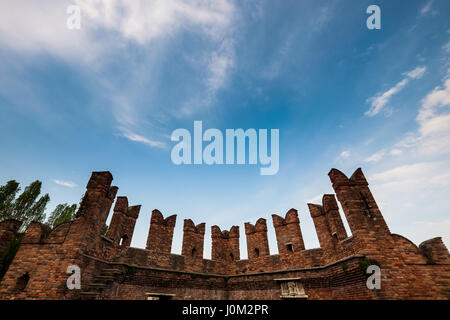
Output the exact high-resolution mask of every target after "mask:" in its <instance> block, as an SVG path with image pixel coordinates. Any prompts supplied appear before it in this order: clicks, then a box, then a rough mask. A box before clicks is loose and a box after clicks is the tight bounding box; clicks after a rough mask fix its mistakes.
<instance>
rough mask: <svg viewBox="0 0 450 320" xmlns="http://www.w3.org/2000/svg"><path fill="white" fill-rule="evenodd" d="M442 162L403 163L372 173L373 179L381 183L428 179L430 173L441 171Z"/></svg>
mask: <svg viewBox="0 0 450 320" xmlns="http://www.w3.org/2000/svg"><path fill="white" fill-rule="evenodd" d="M440 168H441V163H438V162H420V163H414V164H409V165H403V166H400V167H396V168H393V169H389V170H386V171H383V172H380V173H375V174H373V175H372V177H371V180H373V181H376V182H379V183H391V182H394V181H405V180H422V179H427V178H428V177H429V176H430V174H433V173H437V172H439V170H440Z"/></svg>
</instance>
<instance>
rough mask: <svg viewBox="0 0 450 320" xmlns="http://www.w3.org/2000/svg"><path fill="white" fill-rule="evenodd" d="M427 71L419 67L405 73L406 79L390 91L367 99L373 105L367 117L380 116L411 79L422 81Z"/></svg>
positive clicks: (367, 112)
mask: <svg viewBox="0 0 450 320" xmlns="http://www.w3.org/2000/svg"><path fill="white" fill-rule="evenodd" d="M426 70H427V68H426V67H423V66H421V67H417V68H415V69H414V70H411V71H409V72H406V73H404V75H405V76H406V77H405V78H404V79H402V80H401V81H399V82H398V83H397V84H396V85H395V86H393V87H392V88H390V89H389V90H387V91H385V92H383V93H380V94H377V95H376V96H373V97H370V98H369V99H367V102H370V103H371V107H370V109H369V110H367V111H366V113H365V115H366V116H368V117H373V116H376V115H377V114H379V113H380V112H381V111H382V110H383V109H384V107H385V106H386V105H387V104H388V103H389V101H390V100H391V98H392V97H393V96H394V95H396V94H397V93H399V92H400V91H401V90H403V88H404V87H405V86H406V85H407V84H408V83H409V81H410V80H411V79H420V78H422V77H423V75H424V74H425V71H426Z"/></svg>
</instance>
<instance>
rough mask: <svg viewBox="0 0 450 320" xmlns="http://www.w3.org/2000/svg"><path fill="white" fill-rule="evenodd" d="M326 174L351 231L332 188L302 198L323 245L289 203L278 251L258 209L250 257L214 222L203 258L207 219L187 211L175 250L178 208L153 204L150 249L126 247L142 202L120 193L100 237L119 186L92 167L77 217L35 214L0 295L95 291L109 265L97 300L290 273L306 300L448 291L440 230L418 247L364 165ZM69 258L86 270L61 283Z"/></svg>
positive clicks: (1, 227)
mask: <svg viewBox="0 0 450 320" xmlns="http://www.w3.org/2000/svg"><path fill="white" fill-rule="evenodd" d="M329 176H330V179H331V181H332V183H333V188H334V190H335V192H336V196H337V199H338V201H339V202H340V203H341V205H342V208H343V210H344V214H345V217H346V218H347V221H348V223H349V225H350V229H351V230H352V235H351V236H350V237H348V236H347V233H346V231H345V228H344V225H343V221H342V219H341V217H340V214H339V206H338V203H337V201H336V198H335V196H334V195H332V194H326V195H324V196H323V198H322V205H318V204H308V207H309V211H310V214H311V217H312V219H313V222H314V225H315V228H316V231H317V236H318V238H319V242H320V248H315V249H308V250H305V247H304V243H303V238H302V233H301V229H300V219H299V216H298V212H297V210H295V209H290V210H289V211H288V212H287V213H286V214H285V216H284V218H283V217H281V216H279V215H276V214H274V215H272V221H273V226H274V228H275V233H276V237H277V245H278V251H279V254H276V255H270V252H269V245H268V238H267V222H266V220H265V219H264V218H260V219H258V220H257V222H256V223H255V224H254V225H253V224H251V223H248V222H247V223H245V234H246V238H247V250H248V259H245V260H241V259H240V256H239V253H240V248H239V226H233V227H232V228H231V229H230V230H229V231H228V230H223V231H222V230H221V229H220V227H219V226H212V227H211V241H212V259H203V251H204V235H205V223H200V224H198V225H195V224H194V222H193V221H192V220H190V219H186V220H184V226H183V246H182V255H179V254H172V253H171V246H172V238H173V231H174V227H175V224H176V215H171V216H169V217H167V218H164V217H163V215H162V213H161V212H160V211H158V210H156V209H155V210H153V211H152V215H151V221H150V227H149V234H148V238H147V245H146V249H138V248H132V247H130V243H131V237H132V236H133V232H134V228H135V223H136V219H138V217H139V212H140V209H141V206H129V204H128V199H127V197H123V196H119V197H117V201H116V203H115V206H114V210H113V216H112V219H111V223H110V228H109V230H108V233H107V236H106V237H105V236H102V235H101V231H102V229H103V226H104V224H105V222H106V219H107V216H108V213H109V210H110V208H111V206H112V203H113V201H114V198H115V196H116V193H117V187H112V186H111V182H112V175H111V174H110V173H109V172H94V173H92V176H91V179H90V181H89V183H88V185H87V190H86V193H85V195H84V197H83V200H82V204H81V206H80V208H79V210H78V212H77V216H76V219H75V220H74V221H70V222H67V223H64V224H62V225H60V226H58V227H57V228H55V229H54V230H50V228H49V227H47V226H45V225H43V224H41V223H38V222H33V223H31V225H30V226H29V228H28V230H27V232H26V234H25V237H24V239H23V240H22V243H21V246H20V248H19V251H18V252H17V254H16V256H15V258H14V260H13V263H12V264H11V265H10V267H9V269H8V271H7V273H6V274H5V276H4V278H3V280H2V282H1V283H0V299H79V298H82V297H84V296H83V295H82V293H83V292H84V293H86V292H88V293H90V294H91V293H92V292H90V291H87V290H92V288H90V287H89V283H91V282H92V281H93V280H96V281H97V280H98V276H101V275H102V274H104V272H105V270H106V272H111V270H112V271H114V272H116V271H117V272H118V273H120V276H117V277H116V276H113V275H111V274H110V273H109V276H108V277H107V278H109V279H111V283H110V284H108V285H105V286H104V288H103V287H102V289H98V294H96V297H97V298H99V299H146V298H147V296H146V293H148V292H152V293H158V292H159V293H164V294H169V295H170V296H171V297H173V298H174V299H200V298H205V297H206V298H214V299H215V298H217V299H230V298H233V299H242V298H247V299H280V290H281V288H280V281H284V280H283V279H296V280H295V281H296V282H298V283H299V284H301V285H302V286H303V289H304V292H305V294H306V295H307V296H308V299H310V298H311V299H428V298H432V299H450V290H449V284H448V281H447V280H448V279H449V278H450V269H449V265H450V260H449V252H448V250H447V248H446V246H445V244H444V243H443V242H442V239H441V238H433V239H430V240H427V241H424V242H423V243H421V244H420V246H419V247H417V246H416V245H415V244H414V243H412V242H411V241H410V240H408V239H406V238H405V237H402V236H400V235H395V234H391V233H390V232H389V229H388V228H387V226H386V225H385V222H384V218H383V216H382V214H381V212H380V211H379V209H378V206H377V205H376V202H375V200H374V199H373V196H372V194H371V192H370V190H369V187H368V183H367V181H366V179H365V177H364V174H363V173H362V171H361V170H360V169H358V170H356V171H355V173H354V174H353V175H352V176H351V178H350V179H348V178H347V177H346V176H345V175H344V174H343V173H342V172H340V171H338V170H336V169H332V170H331V171H330V173H329ZM19 226H20V224H19V223H18V222H17V221H16V222H14V221H12V222H11V221H6V222H0V240H2V239H3V238H2V232H3V231H5V230H7V231H9V232H10V233H9V234H8V237H9V238H11V237H12V236H13V235H14V234H15V230H16V229H18V228H19ZM125 235H126V236H127V237H128V238H124V236H125ZM9 238H8V239H9ZM121 241H122V242H121ZM0 245H1V242H0ZM368 263H375V264H377V265H378V266H380V268H381V272H382V281H383V284H382V287H381V289H380V290H377V291H375V292H374V291H373V290H369V289H368V288H367V286H366V279H367V275H366V274H365V272H364V271H365V270H363V269H362V266H365V265H368ZM71 265H78V266H79V267H80V269H81V270H82V279H83V285H82V289H81V290H69V289H66V281H67V274H66V270H67V267H68V266H71ZM108 270H109V271H108ZM27 277H28V278H29V282H24V281H23V280H24V279H26V278H27ZM289 281H290V280H289ZM21 283H24V285H22V286H21V289H20V290H18V289H17V288H18V284H21Z"/></svg>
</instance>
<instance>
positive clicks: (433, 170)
mask: <svg viewBox="0 0 450 320" xmlns="http://www.w3.org/2000/svg"><path fill="white" fill-rule="evenodd" d="M73 4H75V5H78V6H79V8H80V9H81V29H79V30H69V29H67V27H66V20H67V18H68V16H69V15H68V14H67V13H66V9H67V6H69V5H73ZM371 4H377V5H379V6H380V8H381V30H368V29H367V27H366V19H367V17H368V16H369V15H368V14H366V8H367V7H368V6H369V5H371ZM449 14H450V2H448V1H446V0H434V1H433V0H431V1H429V0H426V1H425V0H424V1H408V2H407V4H406V3H405V2H404V1H399V0H398V1H375V0H371V1H343V0H342V1H312V0H311V1H282V2H279V1H278V2H276V1H249V0H248V1H232V0H217V1H139V0H132V1H118V0H116V1H107V0H98V1H86V0H73V1H60V0H58V1H56V0H55V1H49V0H43V1H23V0H16V1H8V2H7V1H3V2H1V3H0V61H1V62H2V63H1V64H0V110H1V117H0V145H1V150H2V154H1V156H0V182H1V183H2V184H3V183H4V182H6V181H7V180H8V179H16V180H18V181H20V182H21V183H22V186H25V185H27V184H28V183H30V182H31V181H33V180H35V179H40V180H42V181H43V191H44V192H48V193H50V196H51V199H52V200H51V203H50V205H49V206H48V212H50V211H51V210H52V209H53V208H54V207H55V206H56V205H57V204H58V203H64V202H69V203H78V201H79V199H80V198H81V196H82V194H83V192H84V188H85V185H86V183H87V181H88V179H89V176H90V173H91V171H97V170H109V171H111V172H112V174H113V175H114V184H115V185H117V186H118V187H119V193H118V194H119V195H126V196H128V199H129V202H130V204H131V205H134V204H142V205H143V207H142V210H141V214H140V218H139V220H138V222H137V225H136V231H135V235H134V238H133V242H132V245H133V246H136V247H144V246H145V241H146V237H147V232H148V227H149V221H150V212H151V210H152V209H154V208H158V209H159V210H161V212H163V214H164V215H165V216H168V215H170V214H177V215H178V219H177V225H176V228H175V236H174V243H173V249H172V251H173V252H175V253H179V252H180V251H181V242H182V226H183V219H185V218H191V219H193V221H194V222H195V223H196V224H197V223H201V222H206V223H207V233H206V236H205V257H210V227H211V226H212V225H214V224H217V225H219V226H220V227H221V228H222V229H229V228H230V227H231V226H232V225H234V224H238V225H239V226H240V227H241V244H242V246H241V257H244V258H245V257H246V252H245V251H246V250H245V248H246V247H245V235H244V228H243V224H244V222H247V221H249V222H252V223H255V222H256V220H257V219H258V218H259V217H264V218H266V219H267V220H268V227H269V239H270V250H271V252H272V253H276V252H277V249H276V242H275V236H274V231H273V228H272V221H271V214H273V213H276V214H280V215H284V214H285V213H286V212H287V211H288V210H289V209H290V208H292V207H293V208H296V209H298V210H299V215H300V220H301V228H302V232H303V235H304V238H305V243H306V247H307V248H313V247H317V246H318V240H317V236H316V234H315V230H314V226H313V223H312V220H311V218H310V216H309V212H308V210H307V206H306V203H307V202H316V203H319V202H320V198H321V195H322V194H324V193H332V192H333V190H332V188H331V184H330V182H329V180H328V176H327V173H328V171H329V170H330V169H331V168H333V167H335V168H338V169H340V170H342V171H343V172H345V173H346V174H348V175H351V174H352V172H353V171H354V170H355V169H356V168H358V167H362V168H363V171H364V172H365V174H366V177H367V178H368V180H369V183H370V184H371V188H372V191H373V193H374V196H375V199H376V200H377V201H378V203H379V206H380V208H381V210H382V213H383V214H384V216H385V219H386V220H387V222H388V224H389V226H390V228H391V231H392V232H394V233H398V234H402V235H404V236H406V237H408V238H410V239H411V240H412V241H414V242H415V243H416V244H419V243H420V242H422V241H424V240H427V239H429V238H432V237H436V236H442V237H443V239H444V242H446V244H447V246H449V245H450V212H449V210H450V209H449V208H448V197H449V195H450V183H449V182H450V166H449V164H450V110H449V106H450V80H449V79H450V21H449V19H448V17H449ZM194 120H201V121H202V122H203V127H204V128H205V129H207V128H218V129H220V130H222V131H223V132H224V131H225V129H226V128H243V129H248V128H255V129H279V130H280V168H279V172H278V174H276V175H273V176H261V175H260V174H259V166H255V165H244V166H239V165H228V166H225V165H224V166H219V165H213V166H208V165H200V166H193V165H191V166H187V165H181V166H176V165H174V164H173V163H172V161H171V159H170V151H171V148H172V147H173V146H174V145H175V143H174V142H171V141H170V135H171V133H172V131H173V130H175V129H177V128H186V129H188V130H190V131H191V132H192V130H193V122H194ZM342 215H343V214H342ZM344 220H345V219H344Z"/></svg>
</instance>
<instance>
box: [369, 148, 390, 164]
mask: <svg viewBox="0 0 450 320" xmlns="http://www.w3.org/2000/svg"><path fill="white" fill-rule="evenodd" d="M385 154H386V150H381V151H379V152H376V153H374V154H373V155H371V156H370V157H368V158H366V159H364V161H365V162H377V161H380V160H381V159H383V157H384V156H385Z"/></svg>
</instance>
